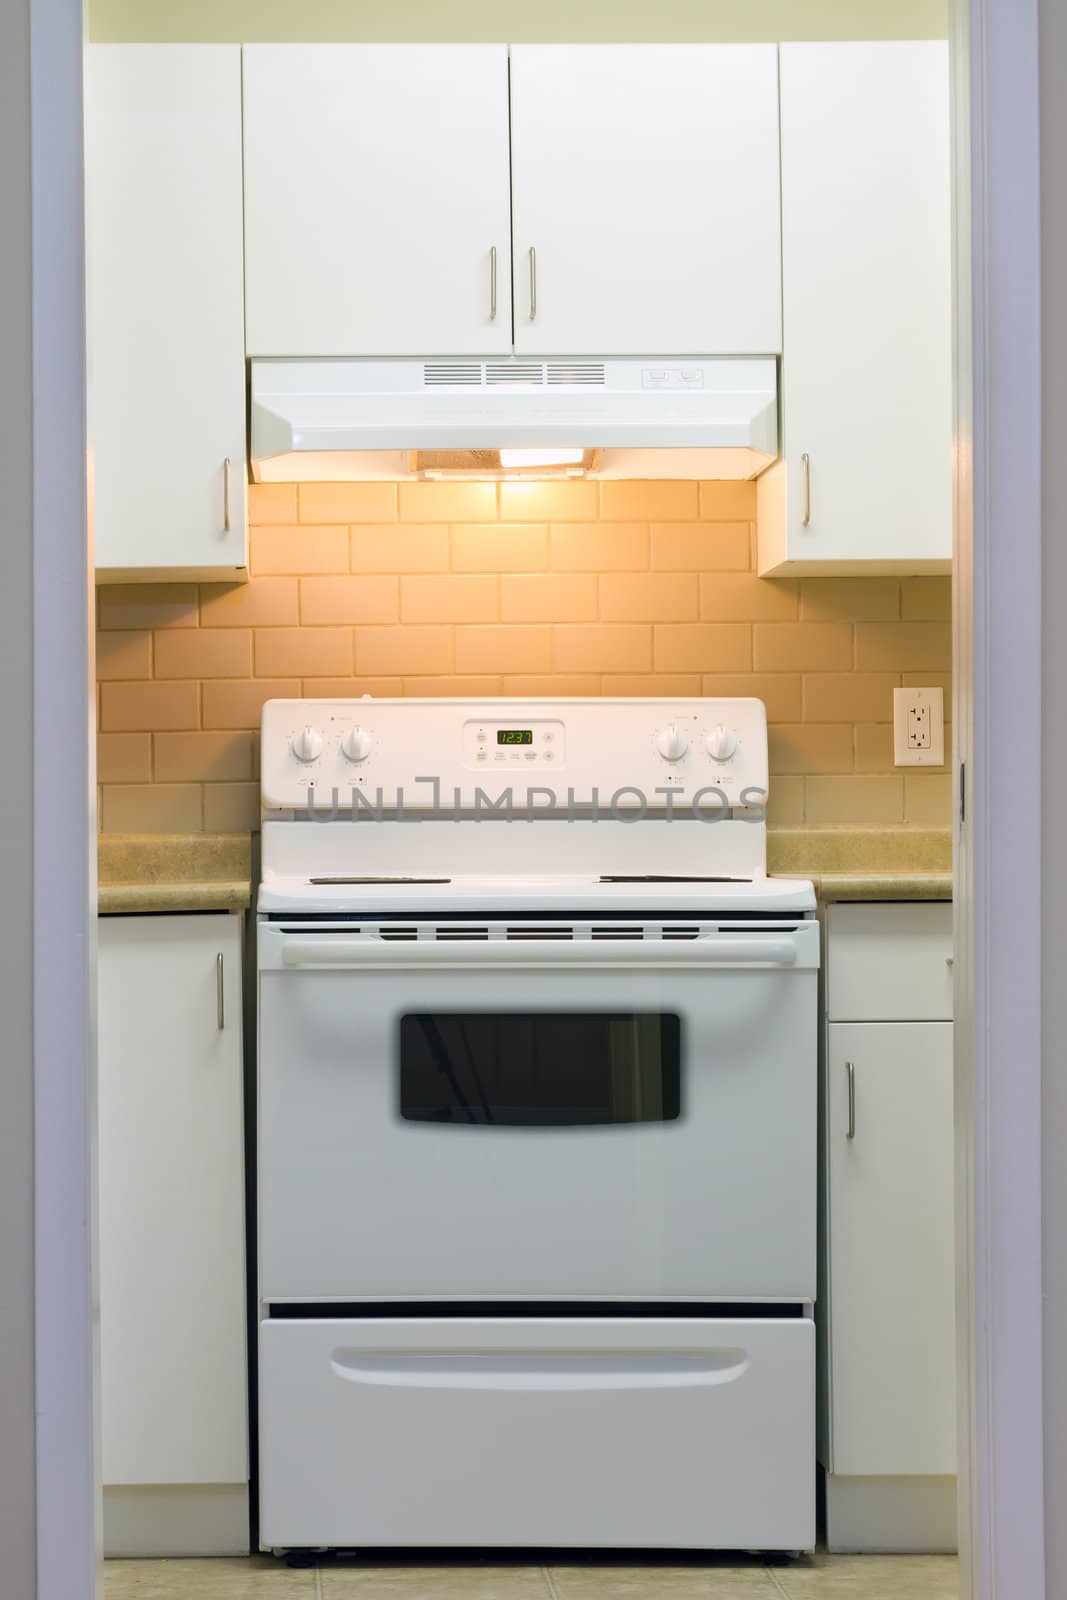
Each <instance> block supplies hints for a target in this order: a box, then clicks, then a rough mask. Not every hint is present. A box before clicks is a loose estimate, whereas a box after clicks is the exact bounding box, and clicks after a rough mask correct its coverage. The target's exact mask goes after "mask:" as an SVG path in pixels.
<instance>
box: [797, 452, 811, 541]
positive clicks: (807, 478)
mask: <svg viewBox="0 0 1067 1600" xmlns="http://www.w3.org/2000/svg"><path fill="white" fill-rule="evenodd" d="M800 465H801V467H802V468H803V472H804V509H803V511H802V512H801V514H800V526H801V527H802V528H806V527H807V526H808V524H809V523H810V521H811V457H810V456H809V455H808V452H807V451H806V450H805V452H804V454H803V455H802V456H801V458H800Z"/></svg>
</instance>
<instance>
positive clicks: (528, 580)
mask: <svg viewBox="0 0 1067 1600" xmlns="http://www.w3.org/2000/svg"><path fill="white" fill-rule="evenodd" d="M596 585H597V580H596V577H595V576H594V574H593V573H546V574H541V573H533V574H530V575H529V576H527V575H526V574H523V575H521V576H516V575H514V574H508V575H505V576H504V577H503V578H501V580H500V615H501V617H502V619H503V620H504V621H505V622H581V621H583V620H592V619H593V618H594V617H595V616H596Z"/></svg>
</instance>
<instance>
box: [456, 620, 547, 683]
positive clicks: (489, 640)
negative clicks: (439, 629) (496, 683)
mask: <svg viewBox="0 0 1067 1600" xmlns="http://www.w3.org/2000/svg"><path fill="white" fill-rule="evenodd" d="M551 665H552V629H551V628H548V627H508V626H506V625H505V626H503V627H500V626H489V627H484V628H479V627H460V628H457V629H456V671H457V672H467V673H469V672H475V673H485V672H490V673H499V672H548V671H549V669H550V668H551Z"/></svg>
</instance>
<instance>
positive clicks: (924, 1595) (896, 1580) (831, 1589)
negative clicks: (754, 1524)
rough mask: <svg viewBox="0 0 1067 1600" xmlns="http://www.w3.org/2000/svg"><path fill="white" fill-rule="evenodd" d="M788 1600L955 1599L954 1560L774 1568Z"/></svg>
mask: <svg viewBox="0 0 1067 1600" xmlns="http://www.w3.org/2000/svg"><path fill="white" fill-rule="evenodd" d="M774 1575H775V1577H776V1578H777V1579H778V1582H779V1585H780V1586H781V1589H782V1592H783V1593H784V1594H785V1595H786V1596H787V1600H958V1596H959V1592H960V1589H959V1564H958V1562H957V1560H956V1557H955V1556H827V1555H817V1556H811V1557H807V1556H806V1557H803V1558H802V1559H801V1560H800V1561H796V1562H787V1563H785V1564H783V1565H782V1566H780V1567H775V1568H774Z"/></svg>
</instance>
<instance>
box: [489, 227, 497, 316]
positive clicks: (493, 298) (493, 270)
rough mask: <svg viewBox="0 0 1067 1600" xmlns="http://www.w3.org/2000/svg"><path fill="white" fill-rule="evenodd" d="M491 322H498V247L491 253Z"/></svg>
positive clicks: (494, 247)
mask: <svg viewBox="0 0 1067 1600" xmlns="http://www.w3.org/2000/svg"><path fill="white" fill-rule="evenodd" d="M489 321H490V322H495V321H496V245H494V246H493V248H492V249H491V250H490V252H489Z"/></svg>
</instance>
